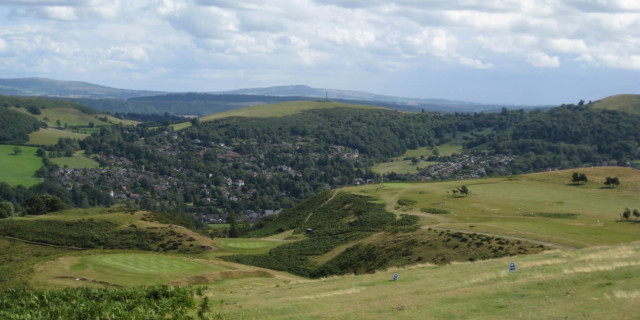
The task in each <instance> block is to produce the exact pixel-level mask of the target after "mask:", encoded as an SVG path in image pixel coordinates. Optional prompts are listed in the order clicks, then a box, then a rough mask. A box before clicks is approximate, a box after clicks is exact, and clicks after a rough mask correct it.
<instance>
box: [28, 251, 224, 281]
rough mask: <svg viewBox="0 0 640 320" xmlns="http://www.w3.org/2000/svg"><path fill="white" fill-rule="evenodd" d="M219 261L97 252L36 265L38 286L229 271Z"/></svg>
mask: <svg viewBox="0 0 640 320" xmlns="http://www.w3.org/2000/svg"><path fill="white" fill-rule="evenodd" d="M229 269H231V268H230V267H227V266H225V265H223V264H217V263H215V262H210V261H206V260H194V259H191V258H187V257H179V256H168V255H160V254H150V253H142V252H132V253H113V254H109V253H106V254H97V255H86V256H76V257H65V258H60V259H57V260H54V261H51V262H49V263H46V264H44V265H41V266H39V267H38V268H37V272H36V275H35V276H34V283H36V284H37V285H38V286H49V285H56V284H63V285H69V284H70V283H71V284H76V285H80V284H83V283H81V281H79V280H76V279H80V278H82V279H87V280H85V281H88V282H87V283H84V284H96V283H97V284H102V285H104V284H110V285H118V286H124V287H129V286H134V285H150V284H163V283H164V284H166V283H167V282H169V281H172V280H177V279H181V278H185V277H189V276H196V275H202V274H206V273H212V272H220V271H224V270H229Z"/></svg>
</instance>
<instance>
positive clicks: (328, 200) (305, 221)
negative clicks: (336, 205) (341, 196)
mask: <svg viewBox="0 0 640 320" xmlns="http://www.w3.org/2000/svg"><path fill="white" fill-rule="evenodd" d="M336 194H338V190H336V191H334V192H333V194H332V195H331V197H329V199H327V201H325V202H324V203H322V204H321V205H320V207H322V206H324V205H325V204H327V203H329V202H330V201H331V200H333V197H335V196H336ZM312 215H313V212H312V213H310V214H309V215H308V216H307V218H306V219H304V223H307V221H309V218H311V216H312Z"/></svg>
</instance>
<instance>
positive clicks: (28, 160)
mask: <svg viewBox="0 0 640 320" xmlns="http://www.w3.org/2000/svg"><path fill="white" fill-rule="evenodd" d="M14 147H15V146H13V145H0V182H5V183H7V184H9V185H10V186H17V185H20V184H21V185H23V186H25V187H30V186H32V185H34V184H36V183H38V182H40V179H37V178H33V175H34V174H35V173H36V171H37V170H38V169H40V167H42V159H41V158H39V157H37V156H36V150H37V148H34V147H24V146H20V149H21V150H22V153H21V154H19V155H15V154H14V153H13V148H14Z"/></svg>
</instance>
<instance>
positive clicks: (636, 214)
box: [633, 209, 640, 220]
mask: <svg viewBox="0 0 640 320" xmlns="http://www.w3.org/2000/svg"><path fill="white" fill-rule="evenodd" d="M633 217H634V218H636V220H638V218H639V217H640V211H638V209H633Z"/></svg>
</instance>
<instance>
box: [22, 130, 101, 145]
mask: <svg viewBox="0 0 640 320" xmlns="http://www.w3.org/2000/svg"><path fill="white" fill-rule="evenodd" d="M88 136H89V135H88V134H85V133H77V132H73V131H71V130H62V129H56V128H42V129H40V130H38V131H35V132H32V133H31V134H29V142H27V144H30V145H53V144H56V143H57V142H58V140H59V139H60V138H71V139H77V140H82V139H84V138H86V137H88Z"/></svg>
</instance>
